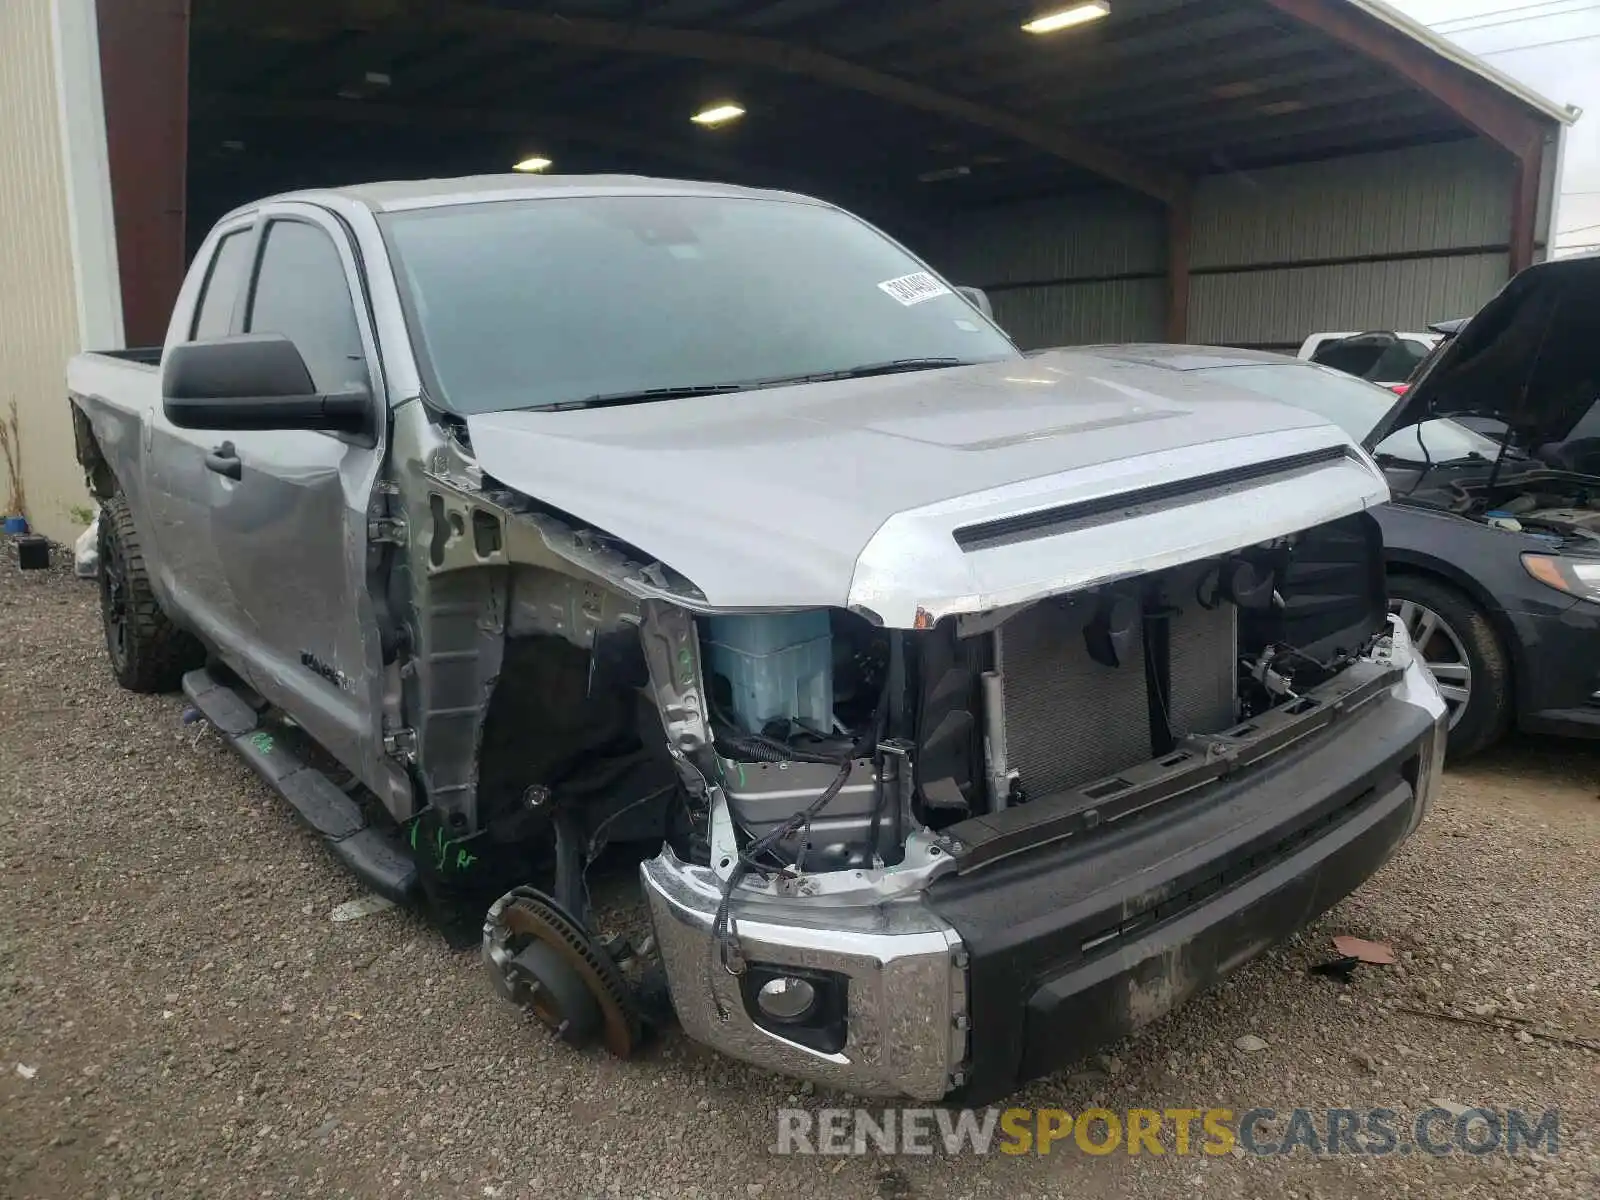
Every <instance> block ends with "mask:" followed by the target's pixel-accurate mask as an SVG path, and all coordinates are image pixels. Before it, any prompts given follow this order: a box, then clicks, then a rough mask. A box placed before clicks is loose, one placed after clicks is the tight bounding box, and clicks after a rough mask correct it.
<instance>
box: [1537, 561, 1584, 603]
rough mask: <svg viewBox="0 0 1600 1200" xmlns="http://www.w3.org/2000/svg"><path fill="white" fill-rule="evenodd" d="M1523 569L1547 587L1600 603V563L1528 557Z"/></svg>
mask: <svg viewBox="0 0 1600 1200" xmlns="http://www.w3.org/2000/svg"><path fill="white" fill-rule="evenodd" d="M1522 569H1523V570H1525V571H1527V573H1528V574H1529V575H1532V576H1533V577H1534V578H1535V579H1537V580H1538V581H1539V582H1540V583H1542V584H1544V585H1545V586H1546V587H1553V588H1555V589H1556V591H1558V592H1565V593H1566V594H1567V595H1569V596H1576V597H1578V599H1580V600H1593V601H1595V602H1596V603H1600V559H1594V558H1562V557H1561V556H1560V555H1556V554H1524V555H1523V556H1522Z"/></svg>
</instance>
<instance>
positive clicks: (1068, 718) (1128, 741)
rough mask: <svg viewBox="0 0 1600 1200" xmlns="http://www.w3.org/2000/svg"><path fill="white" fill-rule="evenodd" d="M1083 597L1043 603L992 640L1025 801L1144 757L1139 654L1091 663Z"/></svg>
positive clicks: (1012, 761)
mask: <svg viewBox="0 0 1600 1200" xmlns="http://www.w3.org/2000/svg"><path fill="white" fill-rule="evenodd" d="M1095 604H1096V601H1095V600H1094V599H1092V598H1088V597H1074V598H1073V599H1071V600H1063V601H1056V600H1046V601H1044V602H1043V603H1040V604H1035V605H1034V606H1033V607H1032V608H1029V609H1026V610H1024V611H1023V612H1020V613H1018V614H1017V615H1016V616H1014V617H1012V618H1011V619H1010V620H1009V621H1007V622H1006V623H1005V624H1004V625H1002V626H1001V627H1000V628H999V630H998V631H997V632H996V633H995V666H996V667H997V668H998V669H999V671H1000V676H1001V680H1002V689H1003V695H1004V697H1005V724H1006V754H1007V760H1008V765H1009V766H1011V767H1012V768H1014V769H1015V770H1017V771H1018V772H1020V774H1021V777H1022V783H1023V786H1024V787H1025V788H1026V789H1027V791H1028V794H1029V795H1031V796H1044V795H1048V794H1050V793H1052V792H1058V791H1063V790H1065V789H1066V788H1069V787H1072V786H1074V785H1075V784H1080V783H1087V782H1088V781H1089V780H1091V779H1099V778H1100V777H1101V776H1102V775H1109V774H1111V773H1112V772H1113V771H1117V770H1120V769H1121V768H1122V767H1125V766H1127V765H1128V764H1129V763H1135V762H1140V761H1142V760H1144V759H1147V758H1149V757H1150V714H1149V711H1148V709H1147V707H1146V704H1145V686H1144V650H1143V647H1142V646H1138V645H1137V643H1136V647H1135V652H1134V653H1133V654H1132V655H1130V659H1131V661H1129V662H1127V663H1124V664H1123V665H1122V666H1120V667H1106V666H1102V665H1101V664H1099V663H1097V662H1095V661H1094V659H1092V658H1090V657H1089V653H1088V651H1087V650H1086V649H1085V648H1084V641H1083V627H1084V626H1085V625H1086V624H1088V622H1089V620H1090V619H1091V618H1092V617H1093V616H1094V612H1095Z"/></svg>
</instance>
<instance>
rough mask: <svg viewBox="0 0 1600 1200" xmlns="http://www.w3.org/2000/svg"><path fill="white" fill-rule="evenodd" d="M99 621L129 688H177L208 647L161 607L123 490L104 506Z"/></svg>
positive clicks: (109, 651)
mask: <svg viewBox="0 0 1600 1200" xmlns="http://www.w3.org/2000/svg"><path fill="white" fill-rule="evenodd" d="M100 621H101V624H102V625H103V626H104V628H105V635H106V656H107V657H108V658H109V659H110V660H111V673H112V674H113V675H115V676H116V677H117V682H118V683H120V684H121V685H122V686H123V687H125V688H127V689H128V690H129V691H130V692H175V691H177V690H178V687H179V685H180V684H181V683H182V682H183V676H184V673H185V672H186V671H192V670H194V669H195V668H196V667H200V666H203V665H204V664H205V648H204V647H203V646H201V644H200V643H199V641H197V640H196V639H195V637H194V636H193V635H192V634H189V633H186V632H185V631H183V630H182V629H179V628H178V627H177V626H176V625H174V624H173V623H172V622H171V621H170V620H169V619H168V618H167V614H166V613H164V612H162V611H161V604H160V602H159V601H158V600H157V599H156V597H155V593H154V592H153V591H151V590H150V575H149V573H148V572H147V571H146V570H145V565H144V554H143V552H142V551H141V550H140V548H139V534H138V531H137V530H135V529H134V526H133V513H132V512H130V511H129V509H128V502H127V500H126V499H124V497H123V495H122V493H121V492H118V493H117V494H116V495H114V496H112V497H111V499H109V500H107V501H106V503H105V505H104V507H103V508H102V509H101V510H100Z"/></svg>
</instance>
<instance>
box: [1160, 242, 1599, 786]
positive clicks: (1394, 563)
mask: <svg viewBox="0 0 1600 1200" xmlns="http://www.w3.org/2000/svg"><path fill="white" fill-rule="evenodd" d="M1431 328H1432V329H1433V330H1434V331H1435V332H1438V333H1441V334H1443V335H1444V336H1445V338H1446V340H1445V341H1444V342H1443V343H1442V344H1441V345H1440V347H1439V348H1438V349H1437V350H1436V351H1435V352H1434V354H1433V355H1432V356H1431V357H1430V359H1429V361H1428V362H1427V363H1426V364H1424V366H1423V368H1422V370H1421V371H1420V372H1419V374H1418V375H1417V376H1416V377H1414V379H1413V380H1412V382H1411V386H1410V387H1409V388H1408V389H1407V391H1406V393H1405V394H1404V396H1403V397H1402V398H1401V400H1400V401H1399V402H1394V400H1393V398H1392V397H1391V396H1388V395H1387V394H1385V392H1384V391H1383V390H1382V389H1380V388H1378V387H1375V386H1372V385H1369V384H1366V383H1363V382H1362V381H1360V380H1358V379H1355V378H1353V377H1351V376H1349V375H1345V374H1341V373H1338V372H1336V371H1331V370H1328V369H1326V368H1323V367H1318V366H1315V365H1312V364H1309V363H1301V362H1294V361H1291V360H1288V359H1284V358H1282V357H1279V356H1275V355H1262V354H1253V353H1250V352H1245V351H1233V350H1216V351H1209V352H1204V353H1205V355H1206V357H1205V358H1203V359H1202V358H1199V357H1197V356H1195V355H1194V354H1192V353H1191V355H1190V357H1189V359H1188V360H1186V366H1187V367H1188V368H1189V369H1193V370H1198V371H1201V372H1204V373H1205V374H1206V375H1207V376H1208V378H1210V379H1211V380H1212V381H1214V382H1226V383H1229V384H1232V385H1234V386H1235V387H1242V388H1246V389H1249V390H1252V391H1257V392H1260V393H1262V394H1265V395H1267V396H1271V397H1272V398H1274V399H1278V400H1284V401H1287V402H1289V403H1292V404H1298V405H1300V406H1302V407H1304V408H1308V409H1310V410H1312V411H1313V412H1316V413H1318V414H1319V415H1321V416H1325V417H1327V418H1329V419H1331V420H1334V421H1337V422H1338V423H1339V424H1340V425H1342V426H1343V427H1344V429H1345V431H1346V432H1348V433H1349V434H1350V435H1351V436H1352V437H1355V438H1357V439H1359V440H1360V441H1361V442H1362V444H1363V445H1364V446H1365V447H1366V448H1367V449H1369V450H1370V451H1372V452H1373V454H1374V455H1375V456H1376V458H1377V461H1378V464H1379V465H1380V466H1381V467H1382V468H1383V470H1384V474H1385V475H1386V476H1387V478H1388V480H1389V484H1390V487H1391V488H1392V489H1393V492H1394V503H1392V504H1389V505H1386V506H1385V507H1383V508H1381V509H1379V510H1377V516H1378V520H1379V523H1380V524H1381V526H1382V528H1383V538H1384V560H1385V567H1386V572H1387V576H1388V590H1389V596H1390V601H1391V605H1392V607H1393V608H1394V609H1395V611H1396V613H1397V614H1398V615H1399V616H1400V617H1401V618H1402V619H1403V620H1404V621H1405V623H1406V626H1407V628H1408V630H1409V631H1410V633H1411V635H1412V640H1413V641H1414V642H1415V643H1416V645H1417V647H1418V649H1419V650H1420V651H1421V652H1422V654H1423V656H1424V658H1425V660H1426V661H1427V663H1428V666H1429V668H1430V669H1431V670H1432V671H1433V673H1434V675H1435V678H1436V679H1437V680H1438V683H1439V687H1440V690H1441V692H1442V693H1443V695H1444V697H1445V700H1446V701H1447V702H1448V703H1449V705H1450V753H1451V755H1452V756H1455V757H1459V756H1460V755H1463V754H1468V753H1471V752H1472V751H1474V750H1479V749H1482V748H1483V747H1485V746H1487V745H1488V744H1490V743H1491V742H1493V741H1494V740H1495V739H1496V738H1497V737H1499V736H1500V734H1501V733H1503V732H1504V731H1505V730H1506V729H1508V728H1510V727H1512V726H1516V727H1519V728H1522V729H1527V730H1534V731H1539V732H1546V733H1560V734H1569V735H1570V734H1576V735H1584V736H1595V735H1600V403H1597V401H1600V256H1592V257H1586V258H1575V259H1565V260H1559V261H1555V262H1549V263H1543V264H1540V265H1538V266H1535V267H1532V268H1530V269H1528V270H1526V271H1524V272H1522V273H1521V274H1520V275H1518V276H1517V277H1516V279H1514V280H1513V281H1512V282H1511V283H1510V284H1508V285H1507V286H1506V288H1505V289H1504V290H1503V291H1502V292H1501V293H1500V294H1499V295H1498V296H1496V297H1495V298H1494V299H1493V300H1491V301H1490V302H1489V304H1488V305H1486V306H1485V307H1484V309H1483V310H1482V311H1481V312H1480V313H1479V314H1478V315H1477V316H1475V317H1473V318H1472V319H1470V320H1468V321H1453V322H1441V323H1440V324H1438V325H1435V326H1432V327H1431ZM1168 365H1171V364H1168Z"/></svg>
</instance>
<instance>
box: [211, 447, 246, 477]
mask: <svg viewBox="0 0 1600 1200" xmlns="http://www.w3.org/2000/svg"><path fill="white" fill-rule="evenodd" d="M206 470H208V471H215V472H216V473H217V474H218V475H221V476H224V477H225V478H228V479H238V478H239V477H240V476H241V475H242V474H243V472H244V467H243V464H242V463H240V462H239V452H238V451H237V450H235V449H234V448H233V443H232V442H223V443H222V445H220V446H217V447H216V448H215V449H213V450H212V451H211V453H209V454H207V455H206Z"/></svg>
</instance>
